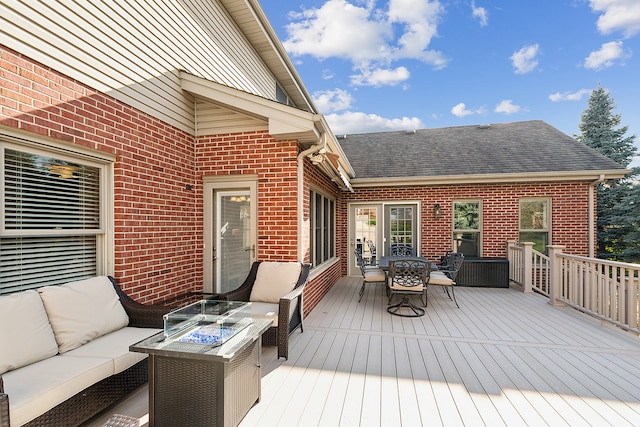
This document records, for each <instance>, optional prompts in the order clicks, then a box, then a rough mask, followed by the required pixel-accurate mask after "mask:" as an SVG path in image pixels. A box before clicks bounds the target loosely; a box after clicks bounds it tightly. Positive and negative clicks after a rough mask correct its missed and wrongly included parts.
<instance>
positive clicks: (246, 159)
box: [196, 131, 298, 261]
mask: <svg viewBox="0 0 640 427" xmlns="http://www.w3.org/2000/svg"><path fill="white" fill-rule="evenodd" d="M297 155H298V144H297V142H296V141H284V142H283V141H276V140H274V139H273V138H272V137H271V136H269V135H268V134H267V133H266V131H265V132H246V133H238V134H223V135H215V136H207V137H202V138H199V139H198V142H197V144H196V158H197V166H196V174H197V175H198V179H199V180H200V181H201V177H202V176H228V175H242V174H257V175H258V253H257V257H258V260H260V261H296V260H297V257H298V246H297V235H298V221H297V207H296V206H297V194H298V188H297V167H296V161H297ZM198 200H202V197H199V198H198ZM199 203H201V202H199ZM198 208H199V209H198V210H199V211H201V210H202V206H201V205H200V206H198Z"/></svg>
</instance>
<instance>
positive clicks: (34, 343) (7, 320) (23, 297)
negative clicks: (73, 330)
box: [0, 290, 58, 374]
mask: <svg viewBox="0 0 640 427" xmlns="http://www.w3.org/2000/svg"><path fill="white" fill-rule="evenodd" d="M57 353H58V344H56V339H55V337H54V336H53V330H52V329H51V325H50V324H49V319H48V318H47V313H46V312H45V310H44V306H43V305H42V300H41V299H40V295H38V293H37V292H36V291H34V290H29V291H23V292H16V293H15V294H10V295H6V296H1V297H0V374H2V373H4V372H7V371H10V370H12V369H17V368H20V367H22V366H25V365H29V364H31V363H34V362H38V361H40V360H43V359H46V358H48V357H51V356H55V355H56V354H57Z"/></svg>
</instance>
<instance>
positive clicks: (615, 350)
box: [90, 278, 640, 427]
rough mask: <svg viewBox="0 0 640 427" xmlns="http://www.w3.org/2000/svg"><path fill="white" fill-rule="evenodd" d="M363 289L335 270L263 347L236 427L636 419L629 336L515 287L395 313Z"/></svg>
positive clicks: (636, 368) (637, 375)
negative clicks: (288, 326)
mask: <svg viewBox="0 0 640 427" xmlns="http://www.w3.org/2000/svg"><path fill="white" fill-rule="evenodd" d="M359 286H360V280H359V279H357V278H342V279H340V281H339V282H338V283H337V284H336V286H334V287H333V289H332V290H331V291H330V292H329V294H328V295H327V296H326V297H325V298H324V299H323V300H322V301H321V303H320V304H319V305H318V306H317V307H316V308H315V309H314V310H313V312H312V313H310V314H309V316H308V317H307V318H306V319H305V330H304V333H300V332H296V333H294V334H293V335H292V337H291V348H290V351H289V360H287V361H285V360H283V359H280V360H277V359H276V352H275V348H271V347H265V348H264V350H263V379H262V400H261V401H260V402H259V403H258V404H257V405H255V406H254V407H253V408H252V409H251V411H250V412H249V413H248V414H247V416H246V417H245V418H244V420H243V421H242V423H241V424H240V425H241V426H242V427H250V426H260V427H264V426H287V427H292V426H348V427H352V426H357V425H360V426H384V427H388V426H420V425H423V426H437V425H445V426H483V425H485V426H492V427H493V426H500V425H503V426H509V427H512V426H536V427H537V426H542V425H549V426H554V427H555V426H563V425H567V426H616V427H619V426H639V425H640V339H639V338H638V337H636V336H635V335H632V334H630V333H627V332H623V331H621V330H618V329H616V328H615V327H613V326H609V325H602V324H601V323H600V322H599V321H597V320H595V319H593V318H591V317H589V316H587V315H584V314H581V313H578V312H576V311H575V310H573V309H569V308H566V307H553V306H551V305H549V304H547V298H545V297H543V296H540V295H537V294H524V293H522V292H520V291H518V290H514V289H489V288H464V287H458V288H456V296H457V299H458V302H459V304H460V308H459V309H458V308H456V307H455V304H453V302H452V301H450V300H449V299H448V298H447V297H446V295H445V294H444V293H443V292H442V290H441V289H440V288H437V287H434V288H431V289H430V290H429V306H428V308H427V313H426V315H425V316H423V317H420V318H414V319H407V318H401V317H397V316H392V315H390V314H388V313H387V312H386V296H385V295H384V291H383V289H382V285H380V284H375V285H373V287H372V288H371V289H369V290H368V291H367V293H366V294H365V297H364V298H363V300H362V302H360V303H358V289H359ZM145 393H146V389H143V390H141V391H140V392H139V397H137V398H132V401H137V402H138V403H137V404H135V405H132V406H131V407H134V406H135V407H137V409H136V410H135V411H140V407H141V406H142V407H144V408H145V409H146V402H144V399H146V394H145ZM141 399H142V401H143V403H142V404H141V403H140V400H141ZM129 405H131V403H129ZM129 410H130V411H132V413H127V411H129ZM135 411H134V410H133V409H127V407H125V406H122V407H119V408H114V409H113V410H112V413H123V414H127V415H135V416H141V414H139V413H137V414H136V413H133V412H135ZM142 415H144V414H142ZM107 418H108V416H107ZM90 425H92V426H93V425H101V424H99V421H96V422H95V423H92V424H90Z"/></svg>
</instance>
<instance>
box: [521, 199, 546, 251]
mask: <svg viewBox="0 0 640 427" xmlns="http://www.w3.org/2000/svg"><path fill="white" fill-rule="evenodd" d="M519 239H520V243H523V242H533V243H534V245H533V249H535V250H536V251H538V252H542V253H545V254H546V253H547V245H549V244H551V242H550V239H549V200H548V199H523V200H520V236H519Z"/></svg>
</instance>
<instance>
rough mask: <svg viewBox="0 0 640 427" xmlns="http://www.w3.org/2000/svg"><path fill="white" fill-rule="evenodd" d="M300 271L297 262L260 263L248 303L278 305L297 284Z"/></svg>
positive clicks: (300, 266) (300, 267) (299, 265)
mask: <svg viewBox="0 0 640 427" xmlns="http://www.w3.org/2000/svg"><path fill="white" fill-rule="evenodd" d="M301 269H302V264H300V263H299V262H273V261H265V262H261V263H260V265H259V266H258V273H257V274H256V281H255V282H254V284H253V288H252V289H251V296H250V297H249V301H255V302H271V303H278V302H279V300H280V297H283V296H285V295H286V294H288V293H289V292H291V291H292V290H293V288H294V286H295V285H296V283H298V278H299V277H300V270H301Z"/></svg>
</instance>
